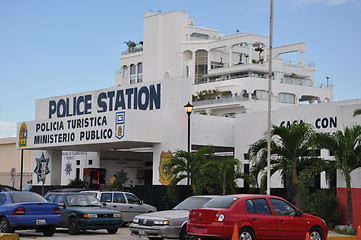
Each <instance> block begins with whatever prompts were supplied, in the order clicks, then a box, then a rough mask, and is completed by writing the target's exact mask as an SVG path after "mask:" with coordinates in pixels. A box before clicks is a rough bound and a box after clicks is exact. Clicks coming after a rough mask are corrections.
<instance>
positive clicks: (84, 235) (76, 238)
mask: <svg viewBox="0 0 361 240" xmlns="http://www.w3.org/2000/svg"><path fill="white" fill-rule="evenodd" d="M15 233H17V234H19V237H20V239H44V240H50V239H53V240H69V239H71V240H85V239H86V240H88V239H89V240H91V239H97V240H102V239H107V240H110V239H117V240H120V239H121V240H140V239H139V238H136V237H132V236H130V231H129V229H128V227H122V228H119V230H118V232H117V233H116V234H108V232H107V231H106V230H96V231H91V230H89V231H86V232H80V234H79V235H70V234H69V233H68V230H67V229H65V228H64V229H62V228H58V229H57V230H56V233H55V234H54V236H52V237H45V236H44V235H43V233H41V232H36V231H34V230H23V231H20V230H19V231H16V232H15ZM142 240H148V238H143V239H142Z"/></svg>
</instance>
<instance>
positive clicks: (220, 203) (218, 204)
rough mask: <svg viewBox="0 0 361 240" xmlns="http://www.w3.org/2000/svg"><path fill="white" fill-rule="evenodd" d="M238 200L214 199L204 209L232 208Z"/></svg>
mask: <svg viewBox="0 0 361 240" xmlns="http://www.w3.org/2000/svg"><path fill="white" fill-rule="evenodd" d="M237 199H238V198H236V197H234V196H226V197H219V198H214V199H212V200H211V201H209V202H207V203H206V204H204V206H203V207H204V208H230V207H231V206H232V204H233V203H234V202H235V201H236V200H237Z"/></svg>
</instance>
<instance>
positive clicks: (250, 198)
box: [187, 194, 328, 240]
mask: <svg viewBox="0 0 361 240" xmlns="http://www.w3.org/2000/svg"><path fill="white" fill-rule="evenodd" d="M235 226H236V227H237V230H238V233H239V238H240V240H256V239H257V240H261V239H277V240H281V239H287V240H291V239H299V240H304V239H305V238H306V233H307V232H309V233H310V239H311V240H326V238H327V234H328V228H327V226H326V223H325V221H324V220H323V219H322V218H319V217H316V216H313V215H310V214H306V213H302V211H300V210H299V209H297V208H296V207H295V206H293V205H292V204H290V203H289V202H287V201H286V200H284V199H283V198H280V197H275V196H268V195H246V194H241V195H228V196H222V197H218V198H215V199H213V200H211V201H209V202H208V203H206V204H205V205H204V206H203V208H196V209H193V210H191V211H190V213H189V220H188V222H187V230H188V234H190V235H194V236H198V237H217V238H228V239H230V238H232V233H233V230H234V228H235Z"/></svg>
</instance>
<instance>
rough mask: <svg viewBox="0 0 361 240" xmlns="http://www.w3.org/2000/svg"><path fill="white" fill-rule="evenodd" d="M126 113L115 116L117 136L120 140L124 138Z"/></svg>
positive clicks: (118, 113)
mask: <svg viewBox="0 0 361 240" xmlns="http://www.w3.org/2000/svg"><path fill="white" fill-rule="evenodd" d="M124 126H125V112H117V113H116V116H115V136H116V137H117V138H118V139H121V138H123V137H124Z"/></svg>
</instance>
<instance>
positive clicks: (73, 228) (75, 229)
mask: <svg viewBox="0 0 361 240" xmlns="http://www.w3.org/2000/svg"><path fill="white" fill-rule="evenodd" d="M68 231H69V233H70V235H77V234H79V232H80V229H79V223H78V221H77V220H76V218H73V217H72V218H69V220H68Z"/></svg>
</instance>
